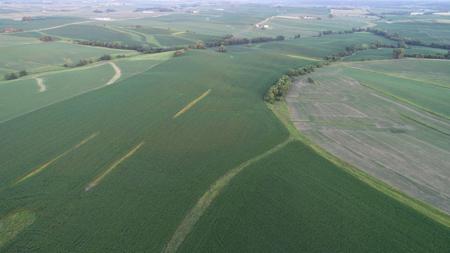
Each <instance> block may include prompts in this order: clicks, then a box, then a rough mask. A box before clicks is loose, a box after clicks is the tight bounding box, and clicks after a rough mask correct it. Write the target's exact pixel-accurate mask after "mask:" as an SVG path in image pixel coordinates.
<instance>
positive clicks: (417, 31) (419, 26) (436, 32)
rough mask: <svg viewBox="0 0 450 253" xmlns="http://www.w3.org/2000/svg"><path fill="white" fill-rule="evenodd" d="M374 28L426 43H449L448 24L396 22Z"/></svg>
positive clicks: (381, 24) (449, 25)
mask: <svg viewBox="0 0 450 253" xmlns="http://www.w3.org/2000/svg"><path fill="white" fill-rule="evenodd" d="M376 28H379V29H382V30H386V31H389V32H392V33H398V34H400V35H401V36H403V37H406V38H410V39H417V40H421V41H423V42H426V43H433V42H435V43H444V44H449V43H450V24H439V23H435V22H421V21H418V22H396V23H392V24H386V23H379V24H378V25H377V27H376Z"/></svg>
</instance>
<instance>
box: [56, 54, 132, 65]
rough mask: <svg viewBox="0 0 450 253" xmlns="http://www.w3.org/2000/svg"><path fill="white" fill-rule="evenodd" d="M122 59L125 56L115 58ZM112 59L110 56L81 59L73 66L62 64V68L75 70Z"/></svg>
mask: <svg viewBox="0 0 450 253" xmlns="http://www.w3.org/2000/svg"><path fill="white" fill-rule="evenodd" d="M123 57H125V55H119V56H117V58H123ZM112 59H113V57H112V56H111V55H109V54H105V55H102V56H100V57H99V58H98V59H92V58H90V59H81V60H79V61H78V62H77V63H75V64H72V63H69V62H68V63H64V65H63V66H64V67H66V68H75V67H81V66H85V65H88V64H92V63H94V62H99V61H110V60H112Z"/></svg>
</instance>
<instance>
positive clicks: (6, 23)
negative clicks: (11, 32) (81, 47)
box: [0, 17, 84, 31]
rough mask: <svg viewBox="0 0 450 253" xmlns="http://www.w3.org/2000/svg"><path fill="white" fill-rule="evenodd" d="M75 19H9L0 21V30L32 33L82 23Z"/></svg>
mask: <svg viewBox="0 0 450 253" xmlns="http://www.w3.org/2000/svg"><path fill="white" fill-rule="evenodd" d="M83 20H84V19H82V18H77V17H38V18H36V19H34V20H32V21H17V20H11V19H0V30H2V29H4V28H16V29H22V30H24V31H32V30H39V29H45V28H50V27H54V26H58V25H63V24H69V23H75V22H80V21H83Z"/></svg>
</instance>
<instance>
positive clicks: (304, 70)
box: [264, 61, 331, 104]
mask: <svg viewBox="0 0 450 253" xmlns="http://www.w3.org/2000/svg"><path fill="white" fill-rule="evenodd" d="M330 63H331V62H330V61H322V62H317V63H314V64H309V65H306V66H304V67H300V68H295V69H289V70H288V71H287V72H286V74H284V75H282V76H281V77H280V79H278V80H277V81H276V82H275V84H273V85H272V86H270V87H269V89H268V90H267V92H266V94H265V95H264V100H265V101H266V102H268V103H271V104H273V103H275V101H281V100H282V99H283V98H284V97H285V96H286V94H287V92H288V91H289V88H290V87H291V84H292V79H294V78H295V77H298V76H303V75H306V74H309V73H312V72H314V70H315V69H317V68H321V67H323V66H326V65H329V64H330ZM307 80H308V82H309V83H314V80H313V79H312V78H308V79H307Z"/></svg>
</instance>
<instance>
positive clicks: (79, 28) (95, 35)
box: [45, 25, 143, 46]
mask: <svg viewBox="0 0 450 253" xmlns="http://www.w3.org/2000/svg"><path fill="white" fill-rule="evenodd" d="M45 33H47V34H50V35H54V36H61V37H64V38H70V39H74V40H89V41H100V42H119V43H121V44H123V45H129V46H134V45H142V44H143V42H142V41H138V40H135V39H134V38H133V37H132V36H131V35H130V34H127V33H126V32H120V31H118V30H113V29H109V28H107V27H103V26H99V25H70V26H66V27H62V28H56V29H51V30H48V31H45Z"/></svg>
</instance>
